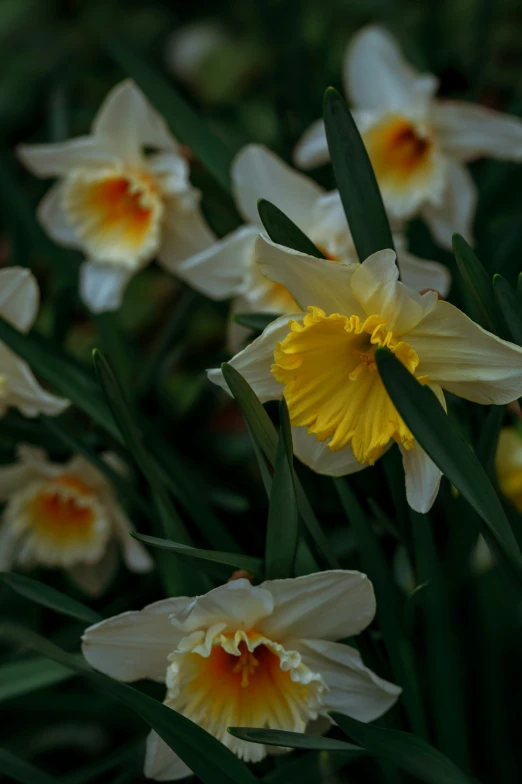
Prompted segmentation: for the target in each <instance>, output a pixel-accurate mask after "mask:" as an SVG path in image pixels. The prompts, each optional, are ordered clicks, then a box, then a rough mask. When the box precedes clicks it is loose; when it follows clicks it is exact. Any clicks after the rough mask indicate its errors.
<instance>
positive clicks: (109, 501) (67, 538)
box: [0, 444, 153, 596]
mask: <svg viewBox="0 0 522 784" xmlns="http://www.w3.org/2000/svg"><path fill="white" fill-rule="evenodd" d="M104 458H105V459H106V460H107V461H108V462H109V463H110V464H111V465H112V467H113V468H115V469H117V470H120V471H121V466H120V464H119V461H118V460H117V459H116V457H115V456H114V455H111V454H107V455H105V456H104ZM0 501H2V502H6V506H5V509H4V513H3V516H2V520H1V522H0V571H2V570H9V569H13V568H25V569H27V568H33V567H34V566H45V567H48V568H60V569H64V570H66V571H67V573H68V574H69V575H70V577H71V579H72V580H73V581H74V582H75V583H77V584H78V586H79V587H80V588H81V589H82V590H83V591H85V592H86V593H88V594H90V595H92V596H96V595H98V594H101V593H103V591H105V589H106V588H107V586H108V584H109V583H110V582H111V580H112V578H113V577H114V575H115V572H116V570H117V567H118V560H119V559H118V550H119V549H121V552H122V555H123V559H124V561H125V564H126V565H127V567H128V568H129V569H130V570H131V571H133V572H138V573H143V572H147V571H149V570H150V569H152V566H153V562H152V559H151V558H150V556H149V554H148V553H147V551H146V550H145V548H144V547H143V546H142V545H141V544H140V543H139V542H137V541H136V540H135V539H133V538H132V537H131V536H130V533H129V532H130V531H131V530H132V525H131V523H130V521H129V520H128V518H127V516H126V514H125V513H124V511H123V510H122V509H121V507H120V505H119V504H118V501H117V499H116V497H115V495H114V491H113V489H112V487H111V485H110V484H109V483H108V482H107V480H106V479H105V477H104V476H103V475H102V474H100V473H99V471H97V470H96V469H94V468H93V467H92V466H91V465H90V463H88V462H87V461H86V460H84V459H83V458H82V457H74V458H72V460H70V461H69V462H68V463H65V464H59V463H52V462H51V461H50V460H49V459H48V458H47V456H46V454H45V452H44V451H43V450H41V449H37V448H35V447H30V446H27V445H24V444H22V445H20V447H19V448H18V460H17V462H16V463H13V464H12V465H8V466H1V467H0Z"/></svg>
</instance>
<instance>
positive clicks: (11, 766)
mask: <svg viewBox="0 0 522 784" xmlns="http://www.w3.org/2000/svg"><path fill="white" fill-rule="evenodd" d="M0 772H1V773H2V776H9V777H10V778H11V779H12V780H13V781H19V782H20V784H58V782H59V781H60V779H56V778H54V777H53V776H48V775H47V773H43V772H42V771H41V770H39V768H37V767H35V766H34V765H31V764H30V763H29V762H26V761H25V760H22V759H20V757H17V756H16V755H15V754H11V752H10V751H7V749H0Z"/></svg>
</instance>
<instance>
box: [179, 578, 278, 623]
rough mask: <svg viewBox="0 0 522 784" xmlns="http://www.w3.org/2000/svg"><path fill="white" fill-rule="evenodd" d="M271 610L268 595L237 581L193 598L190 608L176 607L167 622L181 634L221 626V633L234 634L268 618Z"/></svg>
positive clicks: (250, 585) (248, 584) (263, 591)
mask: <svg viewBox="0 0 522 784" xmlns="http://www.w3.org/2000/svg"><path fill="white" fill-rule="evenodd" d="M272 609H273V601H272V596H271V594H270V593H269V592H268V591H266V590H264V589H263V588H262V587H261V586H254V585H252V584H251V583H250V582H249V581H248V580H245V579H240V580H233V581H232V582H229V583H226V584H225V585H220V586H218V587H217V588H214V589H213V590H212V591H209V592H208V593H206V594H204V595H203V596H197V597H196V598H195V599H194V600H193V602H192V603H191V604H190V605H187V606H180V608H179V611H177V612H175V613H173V615H172V618H171V621H172V623H175V624H176V626H179V627H180V628H183V629H184V630H185V632H191V631H194V630H196V629H201V628H208V627H210V626H212V625H214V624H224V627H223V629H224V630H225V631H226V630H227V629H230V630H232V631H234V632H235V631H237V630H238V629H253V628H256V627H257V625H258V623H259V621H260V619H262V618H265V617H266V616H267V615H270V613H271V612H272Z"/></svg>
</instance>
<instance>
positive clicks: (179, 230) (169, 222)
mask: <svg viewBox="0 0 522 784" xmlns="http://www.w3.org/2000/svg"><path fill="white" fill-rule="evenodd" d="M215 242H216V235H215V234H214V232H213V231H212V230H211V229H210V228H209V226H208V224H207V222H206V221H205V218H204V217H203V215H202V213H201V211H200V209H199V206H198V199H197V198H196V199H194V204H193V206H192V207H191V208H189V209H183V210H180V209H178V207H177V202H176V200H175V199H174V200H172V201H171V203H170V205H168V206H167V208H166V210H165V216H164V225H163V234H162V242H161V247H160V249H159V251H158V261H159V263H160V264H161V265H162V267H164V268H165V269H166V270H167V271H168V272H171V273H173V274H174V275H176V274H177V269H178V265H179V263H180V262H181V261H183V260H184V259H188V258H190V257H191V256H194V255H195V254H196V253H201V252H202V251H204V250H206V249H207V248H210V247H211V246H212V245H214V244H215Z"/></svg>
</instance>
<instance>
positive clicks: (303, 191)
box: [177, 144, 450, 313]
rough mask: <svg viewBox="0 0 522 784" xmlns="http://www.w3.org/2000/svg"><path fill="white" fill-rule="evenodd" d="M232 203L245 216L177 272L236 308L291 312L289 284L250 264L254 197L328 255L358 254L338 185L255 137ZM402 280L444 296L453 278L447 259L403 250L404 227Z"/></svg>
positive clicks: (349, 257) (245, 152)
mask: <svg viewBox="0 0 522 784" xmlns="http://www.w3.org/2000/svg"><path fill="white" fill-rule="evenodd" d="M232 183H233V188H234V194H235V200H236V205H237V208H238V210H239V212H240V213H241V215H242V216H243V218H244V219H245V221H246V225H245V226H241V227H240V228H239V229H237V230H236V231H233V232H232V233H231V234H229V235H227V236H226V237H224V238H223V239H221V240H219V241H218V242H216V243H215V244H213V245H211V246H210V247H208V248H206V249H205V250H203V251H201V252H200V253H198V254H197V255H195V256H193V257H192V258H189V259H186V260H185V261H183V262H181V264H179V265H178V268H177V274H178V275H179V276H180V277H182V278H184V279H185V280H186V281H187V282H188V283H189V284H190V285H191V286H193V287H194V288H195V289H197V290H198V291H201V292H202V293H203V294H205V295H206V296H208V297H210V298H211V299H227V298H229V297H235V302H234V304H233V307H232V310H233V311H234V312H241V311H243V312H256V311H258V312H263V313H294V312H295V311H296V309H298V308H297V306H296V303H295V301H294V299H293V297H292V295H291V294H290V293H289V292H288V290H287V289H286V288H285V287H284V286H282V285H281V284H279V283H274V282H272V281H270V280H268V279H267V278H266V277H265V276H264V275H263V274H262V273H261V272H260V270H259V269H258V267H257V266H256V264H255V250H254V249H255V242H256V239H257V237H258V235H259V233H260V231H263V224H262V223H261V219H260V218H259V213H258V210H257V201H258V199H259V198H265V199H267V200H268V201H271V202H272V203H273V204H275V205H276V206H277V207H279V209H281V210H282V211H283V212H284V213H285V214H286V215H288V217H289V218H290V219H291V220H292V221H293V222H294V223H295V224H296V225H297V226H299V228H300V229H301V230H302V231H303V232H305V233H306V234H307V235H308V236H309V237H310V239H311V240H312V241H313V242H314V243H315V244H316V245H317V246H318V247H319V248H320V249H321V250H322V251H323V253H324V254H325V256H327V257H328V258H329V259H330V260H332V261H336V262H342V263H354V262H357V260H358V259H357V253H356V251H355V246H354V243H353V239H352V236H351V234H350V230H349V228H348V224H347V222H346V216H345V214H344V211H343V208H342V204H341V200H340V198H339V194H338V192H337V191H335V192H332V193H325V192H324V191H323V189H322V188H321V187H320V186H319V185H317V184H316V183H315V182H314V181H313V180H311V179H310V178H309V177H306V176H305V175H303V174H301V173H299V172H297V171H295V170H294V169H292V168H291V167H290V166H287V164H286V163H284V162H283V161H282V160H281V159H280V158H278V157H277V155H274V153H272V152H270V151H269V150H267V149H266V148H265V147H262V146H260V145H257V144H250V145H247V146H246V147H244V148H243V149H242V150H241V151H240V152H239V153H238V155H237V156H236V157H235V159H234V162H233V165H232ZM395 242H396V244H397V247H398V249H399V266H400V269H401V274H402V277H403V279H404V281H405V282H406V283H407V284H408V285H409V286H411V287H412V288H414V289H416V290H418V291H423V290H426V289H434V290H436V291H438V292H439V293H440V294H441V296H443V297H445V296H446V295H447V293H448V290H449V286H450V275H449V272H448V270H447V268H446V267H444V266H443V265H442V264H438V263H437V262H434V261H424V260H422V259H419V258H417V257H416V256H413V255H412V254H411V253H408V252H407V251H406V248H405V241H404V238H403V237H402V235H401V234H400V233H399V232H397V233H396V234H395Z"/></svg>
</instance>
